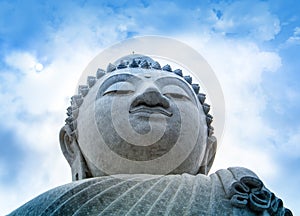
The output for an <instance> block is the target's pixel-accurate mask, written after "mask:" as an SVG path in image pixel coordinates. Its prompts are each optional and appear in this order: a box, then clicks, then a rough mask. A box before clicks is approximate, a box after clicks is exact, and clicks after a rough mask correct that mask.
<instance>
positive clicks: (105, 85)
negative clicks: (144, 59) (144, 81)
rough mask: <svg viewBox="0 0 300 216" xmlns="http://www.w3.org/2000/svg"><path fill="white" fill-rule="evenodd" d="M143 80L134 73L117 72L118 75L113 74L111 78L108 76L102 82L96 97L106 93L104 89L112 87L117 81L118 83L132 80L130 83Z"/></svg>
mask: <svg viewBox="0 0 300 216" xmlns="http://www.w3.org/2000/svg"><path fill="white" fill-rule="evenodd" d="M139 80H141V78H139V77H137V76H135V75H133V74H126V73H123V74H116V75H113V76H111V77H109V78H107V79H106V80H105V81H104V82H103V83H102V84H101V86H100V87H99V89H98V93H97V96H96V98H98V97H101V96H102V95H103V93H104V91H105V90H106V89H107V88H108V87H110V86H111V85H113V84H115V83H118V82H130V83H133V82H134V81H139Z"/></svg>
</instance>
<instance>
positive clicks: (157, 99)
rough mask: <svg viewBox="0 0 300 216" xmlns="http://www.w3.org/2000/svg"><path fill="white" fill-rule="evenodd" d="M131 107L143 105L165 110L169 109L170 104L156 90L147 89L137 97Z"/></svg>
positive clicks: (153, 88)
mask: <svg viewBox="0 0 300 216" xmlns="http://www.w3.org/2000/svg"><path fill="white" fill-rule="evenodd" d="M132 105H133V106H138V105H145V106H149V107H155V106H160V107H163V108H165V109H167V108H169V106H170V103H169V100H168V98H166V97H165V96H163V95H162V94H161V93H160V91H159V90H158V89H157V88H155V87H149V88H147V89H145V91H144V92H143V93H142V94H141V95H139V96H137V98H136V99H135V101H134V102H133V104H132Z"/></svg>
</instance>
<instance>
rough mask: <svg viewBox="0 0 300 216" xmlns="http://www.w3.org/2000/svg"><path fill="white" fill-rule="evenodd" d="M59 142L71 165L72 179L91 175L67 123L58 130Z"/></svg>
mask: <svg viewBox="0 0 300 216" xmlns="http://www.w3.org/2000/svg"><path fill="white" fill-rule="evenodd" d="M59 142H60V147H61V150H62V152H63V154H64V156H65V158H66V159H67V161H68V163H69V165H70V167H71V170H72V180H73V181H76V180H80V179H85V178H90V177H92V175H91V173H90V171H89V169H88V167H87V165H86V161H85V159H84V157H83V155H82V153H81V150H80V148H79V145H78V142H77V139H75V138H74V137H73V136H72V135H71V129H70V128H69V126H68V125H65V126H64V127H62V129H61V130H60V133H59Z"/></svg>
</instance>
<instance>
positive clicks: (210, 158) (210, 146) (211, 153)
mask: <svg viewBox="0 0 300 216" xmlns="http://www.w3.org/2000/svg"><path fill="white" fill-rule="evenodd" d="M216 152H217V139H216V137H214V136H209V137H207V146H206V152H205V155H204V158H203V161H202V164H201V167H200V168H199V171H198V173H201V174H205V175H207V174H208V172H209V170H210V168H211V167H212V164H213V162H214V159H215V156H216Z"/></svg>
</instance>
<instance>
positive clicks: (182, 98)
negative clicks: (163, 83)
mask: <svg viewBox="0 0 300 216" xmlns="http://www.w3.org/2000/svg"><path fill="white" fill-rule="evenodd" d="M164 95H165V96H166V97H168V98H175V99H181V100H190V98H189V97H188V96H187V95H183V94H178V93H165V94H164Z"/></svg>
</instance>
